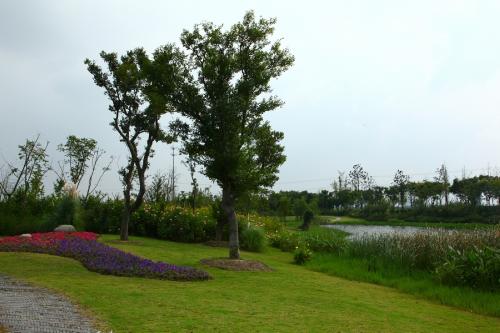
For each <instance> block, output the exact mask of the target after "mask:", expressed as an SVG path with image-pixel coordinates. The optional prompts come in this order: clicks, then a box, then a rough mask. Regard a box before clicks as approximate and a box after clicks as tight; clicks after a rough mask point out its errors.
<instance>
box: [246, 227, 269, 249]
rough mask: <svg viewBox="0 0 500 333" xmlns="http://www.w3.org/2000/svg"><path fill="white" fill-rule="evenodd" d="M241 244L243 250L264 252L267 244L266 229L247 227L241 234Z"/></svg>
mask: <svg viewBox="0 0 500 333" xmlns="http://www.w3.org/2000/svg"><path fill="white" fill-rule="evenodd" d="M240 245H241V248H242V249H243V250H247V251H251V252H262V251H263V250H264V247H265V245H266V236H265V235H264V231H263V230H262V229H259V228H254V227H250V228H246V229H244V230H243V231H242V233H241V235H240Z"/></svg>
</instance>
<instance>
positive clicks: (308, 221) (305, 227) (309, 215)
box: [300, 209, 314, 230]
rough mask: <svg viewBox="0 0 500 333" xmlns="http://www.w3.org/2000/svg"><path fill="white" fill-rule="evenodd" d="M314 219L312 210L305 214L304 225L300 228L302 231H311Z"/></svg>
mask: <svg viewBox="0 0 500 333" xmlns="http://www.w3.org/2000/svg"><path fill="white" fill-rule="evenodd" d="M313 218H314V213H313V212H312V210H310V209H308V210H306V211H305V212H304V216H303V218H302V225H301V226H300V228H301V229H302V230H309V227H310V226H311V222H312V220H313Z"/></svg>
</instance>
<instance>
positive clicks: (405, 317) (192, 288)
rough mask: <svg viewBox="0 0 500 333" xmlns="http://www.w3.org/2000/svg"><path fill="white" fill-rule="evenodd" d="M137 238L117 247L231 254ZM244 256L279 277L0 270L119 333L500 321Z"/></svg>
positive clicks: (162, 256) (35, 264)
mask: <svg viewBox="0 0 500 333" xmlns="http://www.w3.org/2000/svg"><path fill="white" fill-rule="evenodd" d="M115 237H116V236H105V237H104V239H105V240H107V241H109V240H111V239H114V238H115ZM133 239H134V240H135V241H136V242H135V243H130V244H126V245H122V244H116V243H113V246H117V247H120V248H122V249H124V250H127V251H130V252H134V253H136V254H139V255H142V256H144V257H148V258H152V259H156V260H164V261H169V262H172V263H175V264H184V265H198V264H197V263H198V261H199V260H200V259H202V258H206V257H218V256H224V255H226V251H227V250H225V249H216V248H210V247H206V246H203V245H189V244H179V243H172V242H165V241H159V240H151V239H145V238H133ZM244 256H245V257H246V258H249V259H257V260H261V261H263V262H265V263H266V264H268V265H270V266H271V267H273V268H275V269H276V271H275V272H272V273H248V272H227V271H222V270H217V269H209V271H210V272H211V274H212V275H213V276H214V277H215V279H214V280H211V281H209V282H194V283H182V282H171V281H160V280H147V279H140V278H121V277H113V276H104V275H99V274H96V273H91V272H88V271H87V270H85V269H84V268H83V267H82V266H81V265H80V264H79V263H77V262H75V261H73V260H70V259H66V258H59V257H53V256H47V255H37V254H27V253H22V254H13V253H0V273H5V274H10V275H12V276H16V277H18V278H22V279H25V280H28V281H30V282H33V283H36V284H38V285H42V286H45V287H49V288H53V289H55V290H58V291H60V292H63V293H65V294H67V295H68V296H69V297H71V298H72V299H74V300H76V301H77V302H78V303H79V304H81V305H82V306H83V307H84V308H86V309H88V310H90V311H92V312H93V313H94V314H96V315H98V318H99V319H100V320H102V321H104V322H106V323H107V324H108V325H109V327H110V328H112V329H113V331H114V332H167V331H214V330H217V331H232V332H237V331H244V332H256V331H264V332H269V331H275V332H280V331H281V332H291V331H294V332H297V331H298V332H304V331H307V332H318V331H329V332H331V331H342V332H348V331H354V332H375V331H378V332H380V331H392V332H409V331H411V332H436V331H439V332H444V331H450V332H451V331H452V332H479V331H481V332H495V331H497V330H498V327H500V319H498V318H493V317H486V316H481V315H476V314H472V313H468V312H465V311H461V310H457V309H453V308H450V307H446V306H441V305H438V304H434V303H431V302H428V301H424V300H420V299H417V298H415V297H413V296H410V295H406V294H403V293H399V292H397V291H395V290H393V289H389V288H385V287H380V286H376V285H371V284H366V283H360V282H353V281H348V280H344V279H340V278H336V277H332V276H329V275H326V274H322V273H317V272H312V271H310V270H307V269H306V268H304V267H299V266H295V265H292V264H290V261H291V256H290V254H287V253H282V252H279V251H277V250H274V249H269V252H267V253H264V254H249V253H244Z"/></svg>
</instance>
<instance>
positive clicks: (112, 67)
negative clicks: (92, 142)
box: [85, 45, 183, 240]
mask: <svg viewBox="0 0 500 333" xmlns="http://www.w3.org/2000/svg"><path fill="white" fill-rule="evenodd" d="M101 58H102V59H103V60H104V62H105V63H106V65H107V71H105V70H103V69H102V68H101V67H99V66H98V65H97V64H96V63H95V62H94V61H91V60H89V59H87V60H85V64H86V65H87V69H88V71H89V72H90V73H91V74H92V76H93V78H94V82H95V84H96V85H97V86H99V87H102V88H104V91H105V94H106V95H107V96H108V97H109V99H110V101H111V104H110V105H109V110H110V111H111V113H112V115H113V120H112V121H111V123H110V124H111V127H112V128H113V130H115V131H116V132H117V133H118V135H119V136H120V141H122V142H123V143H124V144H125V145H126V147H127V150H128V153H129V156H128V162H127V165H126V166H125V167H124V168H123V169H121V170H120V175H121V180H122V183H123V195H124V202H125V205H124V210H123V216H122V223H121V230H120V239H121V240H127V239H128V224H129V221H130V216H131V215H132V213H133V212H134V211H136V210H137V209H138V208H139V207H140V206H141V204H142V202H143V199H144V194H145V192H146V171H147V170H148V167H149V159H150V158H151V157H152V156H153V153H154V150H153V144H154V143H155V142H157V141H160V140H163V141H166V142H171V141H172V140H173V137H171V136H170V135H167V134H166V133H165V132H164V131H163V130H162V129H161V127H160V117H161V116H162V115H163V114H164V113H165V112H169V111H173V110H174V109H173V107H172V103H171V102H172V100H173V99H175V95H176V93H177V92H178V86H177V83H178V82H181V78H182V77H183V74H182V73H183V70H182V68H183V66H182V61H183V57H182V55H181V54H180V53H179V52H178V50H177V49H176V48H174V47H173V46H171V45H167V46H164V47H161V48H159V49H157V50H156V51H155V52H154V54H153V59H150V58H149V57H148V55H147V54H146V52H145V51H144V50H143V49H141V48H138V49H135V50H132V51H128V52H127V53H126V54H125V55H123V56H121V57H118V55H117V54H116V53H106V52H101ZM134 183H137V184H138V188H137V191H136V194H135V197H133V193H132V190H133V188H134Z"/></svg>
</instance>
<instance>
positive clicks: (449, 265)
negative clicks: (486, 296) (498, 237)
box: [436, 246, 500, 290]
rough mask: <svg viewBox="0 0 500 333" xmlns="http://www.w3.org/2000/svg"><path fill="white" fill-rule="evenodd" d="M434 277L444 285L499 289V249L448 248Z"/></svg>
mask: <svg viewBox="0 0 500 333" xmlns="http://www.w3.org/2000/svg"><path fill="white" fill-rule="evenodd" d="M436 275H437V277H438V279H439V280H440V281H441V282H442V283H445V284H450V285H459V286H469V287H472V288H477V289H486V290H498V289H500V249H494V248H491V247H485V248H483V249H479V248H477V247H475V246H474V247H473V248H471V249H468V250H464V251H459V250H455V249H453V248H450V250H449V252H448V254H447V256H446V259H445V261H444V263H443V264H441V265H440V266H438V267H437V269H436Z"/></svg>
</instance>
